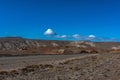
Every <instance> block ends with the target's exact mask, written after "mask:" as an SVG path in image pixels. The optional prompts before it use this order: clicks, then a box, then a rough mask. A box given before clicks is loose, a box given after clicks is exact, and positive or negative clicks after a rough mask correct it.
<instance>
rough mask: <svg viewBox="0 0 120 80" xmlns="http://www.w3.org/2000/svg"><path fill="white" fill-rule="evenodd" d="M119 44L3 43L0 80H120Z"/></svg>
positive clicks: (10, 40)
mask: <svg viewBox="0 0 120 80" xmlns="http://www.w3.org/2000/svg"><path fill="white" fill-rule="evenodd" d="M119 45H120V43H119V42H91V41H57V40H55V41H51V40H31V39H24V38H19V37H6V38H1V39H0V56H1V57H0V80H120V53H119V52H120V47H119Z"/></svg>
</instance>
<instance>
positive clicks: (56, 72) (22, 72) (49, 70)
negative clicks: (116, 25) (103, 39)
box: [0, 54, 120, 80]
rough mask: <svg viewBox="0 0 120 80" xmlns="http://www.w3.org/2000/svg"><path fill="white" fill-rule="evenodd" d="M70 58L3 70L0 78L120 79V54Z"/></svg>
mask: <svg viewBox="0 0 120 80" xmlns="http://www.w3.org/2000/svg"><path fill="white" fill-rule="evenodd" d="M87 55H88V54H86V57H82V58H70V59H65V60H62V61H57V62H54V63H53V64H51V63H50V64H36V65H29V66H26V67H25V68H21V69H18V70H11V71H1V72H0V80H108V79H109V80H119V79H120V73H119V72H120V63H119V61H120V58H119V57H120V54H99V55H93V56H87Z"/></svg>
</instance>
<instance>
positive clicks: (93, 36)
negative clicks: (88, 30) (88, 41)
mask: <svg viewBox="0 0 120 80" xmlns="http://www.w3.org/2000/svg"><path fill="white" fill-rule="evenodd" d="M88 37H89V38H95V37H96V36H95V35H89V36H88Z"/></svg>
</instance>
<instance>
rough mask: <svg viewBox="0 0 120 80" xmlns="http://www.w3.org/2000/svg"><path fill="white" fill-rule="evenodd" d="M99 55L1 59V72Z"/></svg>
mask: <svg viewBox="0 0 120 80" xmlns="http://www.w3.org/2000/svg"><path fill="white" fill-rule="evenodd" d="M92 55H97V54H89V55H88V54H75V55H37V56H23V57H1V58H0V70H11V69H17V68H22V67H25V66H28V65H32V64H47V63H54V62H55V61H56V62H59V61H61V60H65V59H70V58H81V57H86V56H92Z"/></svg>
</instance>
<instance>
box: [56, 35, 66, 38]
mask: <svg viewBox="0 0 120 80" xmlns="http://www.w3.org/2000/svg"><path fill="white" fill-rule="evenodd" d="M55 37H56V38H68V36H67V35H56V36H55Z"/></svg>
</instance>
